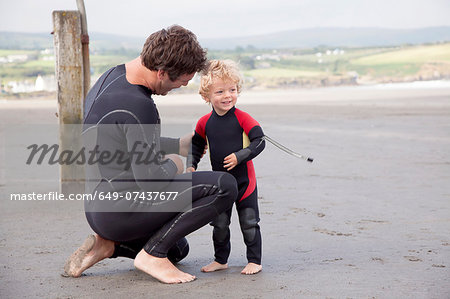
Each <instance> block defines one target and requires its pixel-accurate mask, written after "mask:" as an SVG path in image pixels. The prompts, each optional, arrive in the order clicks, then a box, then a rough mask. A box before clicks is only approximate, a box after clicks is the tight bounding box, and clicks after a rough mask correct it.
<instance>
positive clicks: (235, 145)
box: [187, 60, 265, 274]
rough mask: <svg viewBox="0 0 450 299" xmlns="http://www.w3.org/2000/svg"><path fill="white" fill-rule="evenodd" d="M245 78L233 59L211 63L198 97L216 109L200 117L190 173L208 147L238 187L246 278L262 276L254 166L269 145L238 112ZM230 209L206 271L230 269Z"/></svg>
mask: <svg viewBox="0 0 450 299" xmlns="http://www.w3.org/2000/svg"><path fill="white" fill-rule="evenodd" d="M241 84H242V77H241V75H240V73H239V70H238V68H237V66H236V64H235V63H234V62H233V61H230V60H212V61H210V62H209V65H208V68H207V69H206V71H205V72H204V73H203V74H202V77H201V82H200V90H199V93H200V95H201V96H202V98H203V99H204V100H205V101H206V102H208V103H210V104H211V105H212V111H211V112H210V113H209V114H207V115H205V116H203V117H202V118H200V120H199V121H198V123H197V126H196V128H195V134H194V137H193V138H192V162H191V161H188V165H187V167H188V169H187V171H188V172H190V171H195V169H196V168H197V164H198V162H199V161H200V158H201V156H202V155H203V152H204V148H205V145H206V144H208V147H209V151H210V159H211V165H212V169H213V170H215V171H227V172H229V173H231V174H232V175H233V176H234V177H235V178H236V181H237V183H238V188H239V193H238V197H237V199H236V209H237V212H238V215H239V223H240V226H241V231H242V234H243V236H244V242H245V245H246V246H247V260H248V264H247V266H246V267H245V268H244V269H243V270H242V272H241V273H242V274H255V273H258V272H259V271H261V269H262V266H261V233H260V229H259V225H258V222H259V211H258V194H257V188H256V177H255V171H254V168H253V162H252V161H251V160H252V159H253V158H254V157H256V156H257V155H258V154H259V153H261V152H262V150H263V149H264V146H265V142H264V139H263V137H264V133H263V131H262V129H261V127H260V126H259V124H258V122H257V121H256V120H254V119H253V118H252V117H251V116H250V115H249V114H248V113H246V112H243V111H241V110H239V109H237V108H235V104H236V101H237V97H238V95H239V93H240V90H241ZM231 210H232V209H230V210H228V211H226V212H224V213H222V214H220V215H219V216H218V217H217V218H216V219H215V220H214V221H213V222H212V223H211V225H213V226H214V230H213V241H214V251H215V254H214V256H215V260H214V261H213V262H212V263H210V264H209V265H206V266H204V267H203V268H202V271H203V272H212V271H217V270H222V269H226V268H227V267H228V265H227V260H228V257H229V255H230V249H231V245H230V229H229V226H230V218H231Z"/></svg>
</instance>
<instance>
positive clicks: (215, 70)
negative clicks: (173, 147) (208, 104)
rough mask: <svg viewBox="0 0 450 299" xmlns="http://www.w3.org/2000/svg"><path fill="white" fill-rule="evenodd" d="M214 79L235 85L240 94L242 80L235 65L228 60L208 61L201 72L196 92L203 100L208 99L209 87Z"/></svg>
mask: <svg viewBox="0 0 450 299" xmlns="http://www.w3.org/2000/svg"><path fill="white" fill-rule="evenodd" d="M216 78H219V79H221V80H224V81H231V82H233V83H235V84H236V88H237V92H238V94H239V93H240V92H241V88H242V81H243V80H242V75H241V73H240V72H239V67H238V65H237V63H235V62H234V61H232V60H229V59H227V60H210V61H209V62H208V64H207V66H206V69H205V70H204V71H202V72H201V78H200V87H199V90H198V93H199V94H200V95H201V96H202V98H203V99H204V100H206V98H207V97H208V93H209V91H210V88H211V85H212V84H213V83H214V79H216Z"/></svg>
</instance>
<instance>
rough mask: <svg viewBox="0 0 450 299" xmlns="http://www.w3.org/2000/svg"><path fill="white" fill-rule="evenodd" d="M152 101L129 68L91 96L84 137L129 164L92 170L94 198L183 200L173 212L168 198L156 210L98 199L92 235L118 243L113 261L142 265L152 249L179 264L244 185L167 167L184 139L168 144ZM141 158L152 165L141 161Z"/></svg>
mask: <svg viewBox="0 0 450 299" xmlns="http://www.w3.org/2000/svg"><path fill="white" fill-rule="evenodd" d="M151 95H152V91H151V90H150V89H148V88H146V87H144V86H141V85H134V84H130V83H129V82H128V81H127V80H126V71H125V65H119V66H117V67H114V68H112V69H110V70H109V71H107V72H106V73H105V74H103V75H102V76H101V77H100V78H99V80H98V81H97V82H96V84H95V85H94V86H93V87H92V89H91V90H90V91H89V93H88V95H87V97H86V104H85V119H84V126H85V127H84V131H83V135H84V136H86V135H89V134H91V133H92V132H93V131H95V134H94V137H91V138H90V139H89V138H88V139H89V140H90V142H91V143H92V139H93V141H94V145H95V146H97V149H98V152H99V154H98V155H100V153H102V152H112V153H114V152H119V153H122V154H123V155H122V157H121V159H122V161H121V162H123V161H127V162H128V163H119V162H117V161H114V162H110V163H97V164H95V165H90V164H88V165H87V166H86V180H87V181H86V190H87V192H89V193H91V194H97V195H98V194H100V193H101V194H103V195H105V194H108V193H109V194H113V193H114V194H121V195H125V194H130V192H142V194H144V192H164V191H171V192H178V194H179V196H178V197H177V200H176V201H173V202H176V203H177V206H176V207H175V209H176V211H173V209H171V205H172V204H173V202H169V201H164V200H162V199H161V198H159V200H158V201H150V203H149V202H148V201H145V202H140V201H139V200H138V201H135V200H131V201H130V200H127V199H125V197H122V198H121V199H118V200H116V201H112V203H110V201H107V200H103V201H100V200H98V198H97V200H95V199H94V200H93V201H85V211H86V217H87V220H88V222H89V225H90V226H91V228H92V229H93V230H94V231H95V232H96V233H97V234H99V235H100V236H102V237H103V238H105V239H108V240H112V241H115V242H116V244H117V245H116V248H115V252H114V255H113V257H117V256H126V257H130V258H134V257H135V256H136V254H137V253H138V252H139V251H140V250H141V249H142V248H144V250H145V251H146V252H147V253H148V254H151V255H153V256H157V257H167V256H168V257H169V259H171V260H172V261H174V262H176V261H179V260H180V259H182V258H183V257H185V256H186V255H187V252H188V243H187V241H186V239H185V238H184V237H185V236H186V235H187V234H189V233H191V232H193V231H195V230H197V229H198V228H200V227H202V226H204V225H205V224H207V223H209V222H210V221H212V220H213V219H214V218H215V217H217V215H219V214H221V213H222V212H223V211H225V210H227V209H229V208H230V207H231V206H232V204H233V202H234V200H235V199H236V196H237V188H236V181H235V179H234V178H233V177H232V176H231V175H229V174H224V173H222V172H199V173H193V174H183V175H177V174H176V172H177V167H176V165H175V163H174V162H173V161H171V160H164V159H163V158H162V155H161V151H162V152H164V153H178V151H179V139H172V138H163V137H161V136H160V130H159V126H158V125H159V124H160V118H159V114H158V110H157V108H156V106H155V104H154V102H153V100H152V98H151ZM136 152H138V153H141V154H142V155H143V156H144V157H146V158H147V160H145V161H144V162H142V161H138V160H139V158H140V156H139V155H137V154H136ZM142 155H141V156H142ZM141 158H142V157H141ZM118 160H119V159H118ZM179 182H184V183H183V184H182V183H179ZM185 182H189V183H188V186H187V185H186V183H185Z"/></svg>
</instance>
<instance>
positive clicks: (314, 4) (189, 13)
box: [0, 0, 450, 38]
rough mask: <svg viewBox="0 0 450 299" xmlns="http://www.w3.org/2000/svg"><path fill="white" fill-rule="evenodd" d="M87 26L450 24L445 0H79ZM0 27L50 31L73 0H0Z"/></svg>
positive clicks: (242, 31) (234, 32)
mask: <svg viewBox="0 0 450 299" xmlns="http://www.w3.org/2000/svg"><path fill="white" fill-rule="evenodd" d="M84 2H85V7H86V11H87V19H88V30H89V32H102V33H111V34H118V35H128V36H135V37H143V38H146V37H147V36H148V35H149V34H151V33H152V32H154V31H157V30H160V29H161V28H166V27H167V26H170V25H172V24H179V25H182V26H184V27H186V28H188V29H190V30H191V31H193V32H194V33H195V34H196V35H197V36H198V37H199V38H224V37H237V36H248V35H259V34H265V33H272V32H278V31H284V30H292V29H303V28H315V27H379V28H396V29H407V28H421V27H432V26H450V17H449V16H450V0H272V1H264V0H222V1H215V0H209V1H208V0H174V1H170V0H166V1H163V0H158V1H151V0H106V1H101V0H84ZM0 3H1V4H0V31H14V32H44V33H46V32H51V31H53V29H52V27H53V25H52V17H51V13H52V11H53V10H76V9H77V6H76V0H0Z"/></svg>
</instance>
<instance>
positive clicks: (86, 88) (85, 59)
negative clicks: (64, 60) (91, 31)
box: [77, 0, 91, 98]
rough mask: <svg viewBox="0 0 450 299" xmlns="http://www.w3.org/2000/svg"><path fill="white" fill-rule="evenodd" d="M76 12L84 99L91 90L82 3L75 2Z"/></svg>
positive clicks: (85, 22) (85, 23) (87, 45)
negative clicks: (79, 33) (79, 20)
mask: <svg viewBox="0 0 450 299" xmlns="http://www.w3.org/2000/svg"><path fill="white" fill-rule="evenodd" d="M77 7H78V11H79V12H80V17H81V48H82V52H83V79H84V86H83V88H84V90H83V94H84V98H86V95H87V93H88V91H89V89H90V88H91V66H90V63H89V35H88V28H87V17H86V9H85V8H84V1H83V0H77Z"/></svg>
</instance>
